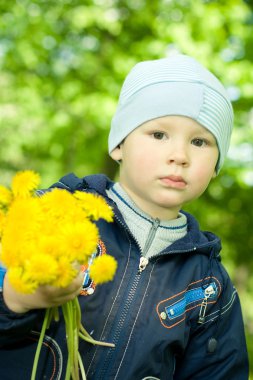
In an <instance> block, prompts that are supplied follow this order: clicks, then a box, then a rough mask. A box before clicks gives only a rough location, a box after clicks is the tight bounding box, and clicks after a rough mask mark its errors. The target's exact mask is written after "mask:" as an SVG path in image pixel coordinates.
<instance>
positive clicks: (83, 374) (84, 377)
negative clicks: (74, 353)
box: [78, 352, 86, 380]
mask: <svg viewBox="0 0 253 380" xmlns="http://www.w3.org/2000/svg"><path fill="white" fill-rule="evenodd" d="M78 363H79V368H80V372H81V376H82V380H86V374H85V370H84V366H83V362H82V358H81V355H80V353H79V352H78Z"/></svg>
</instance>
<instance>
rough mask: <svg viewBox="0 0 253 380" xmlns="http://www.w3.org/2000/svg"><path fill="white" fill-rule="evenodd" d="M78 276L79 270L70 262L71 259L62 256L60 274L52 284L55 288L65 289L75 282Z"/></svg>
mask: <svg viewBox="0 0 253 380" xmlns="http://www.w3.org/2000/svg"><path fill="white" fill-rule="evenodd" d="M76 276H77V270H76V269H74V268H73V266H72V264H71V263H70V262H69V258H68V257H66V256H62V257H60V258H59V260H58V273H57V276H56V279H55V280H54V281H53V282H52V285H53V286H56V287H59V288H64V287H66V286H68V285H70V283H71V282H72V281H73V279H74V278H75V277H76Z"/></svg>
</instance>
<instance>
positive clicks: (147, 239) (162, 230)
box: [107, 183, 187, 257]
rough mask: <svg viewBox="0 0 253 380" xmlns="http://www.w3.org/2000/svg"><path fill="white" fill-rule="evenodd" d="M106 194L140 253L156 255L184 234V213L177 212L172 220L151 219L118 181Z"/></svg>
mask: <svg viewBox="0 0 253 380" xmlns="http://www.w3.org/2000/svg"><path fill="white" fill-rule="evenodd" d="M107 194H108V196H109V197H110V198H111V199H112V200H113V201H114V202H115V203H116V204H117V206H118V208H119V210H120V212H121V214H122V215H123V217H124V220H125V222H126V224H127V226H128V228H129V230H130V231H131V233H132V235H133V236H134V237H135V239H136V241H137V242H138V244H139V247H140V250H141V254H142V255H144V256H146V257H152V256H154V255H157V254H158V253H159V252H160V251H162V250H164V249H165V248H166V247H168V246H169V245H170V244H172V243H173V242H175V241H176V240H178V239H181V238H182V237H184V236H185V235H186V233H187V218H186V216H185V215H184V214H182V213H179V215H178V218H177V219H173V220H161V221H160V220H158V219H153V218H151V217H150V216H149V215H147V214H146V213H144V212H143V211H142V210H141V209H140V208H139V207H137V205H136V204H135V203H134V202H133V201H132V199H131V198H130V197H129V196H128V194H127V193H126V192H125V190H124V189H123V188H122V186H121V185H120V184H119V183H115V184H114V185H113V186H112V187H111V188H110V189H109V190H108V191H107Z"/></svg>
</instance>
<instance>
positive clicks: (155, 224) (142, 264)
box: [138, 218, 160, 274]
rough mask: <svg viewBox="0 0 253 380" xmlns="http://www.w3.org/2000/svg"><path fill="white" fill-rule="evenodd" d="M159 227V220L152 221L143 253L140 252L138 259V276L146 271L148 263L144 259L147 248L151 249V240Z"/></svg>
mask: <svg viewBox="0 0 253 380" xmlns="http://www.w3.org/2000/svg"><path fill="white" fill-rule="evenodd" d="M159 225H160V220H159V219H158V218H156V219H154V221H153V223H152V226H151V228H150V230H149V234H148V238H147V241H146V243H145V246H144V249H143V252H142V254H141V257H140V263H139V270H138V274H141V272H143V271H144V270H145V269H146V266H147V265H148V263H149V259H148V258H147V257H146V255H147V253H148V251H149V248H150V247H151V245H152V243H153V240H154V237H155V234H156V231H157V228H158V227H159Z"/></svg>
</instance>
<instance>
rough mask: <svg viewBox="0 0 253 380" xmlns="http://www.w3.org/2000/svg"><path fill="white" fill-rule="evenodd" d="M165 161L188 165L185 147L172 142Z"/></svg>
mask: <svg viewBox="0 0 253 380" xmlns="http://www.w3.org/2000/svg"><path fill="white" fill-rule="evenodd" d="M167 161H168V163H175V164H176V165H181V166H188V165H189V154H188V152H187V149H186V147H185V146H184V145H181V144H172V146H171V147H170V149H169V152H168V154H167Z"/></svg>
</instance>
